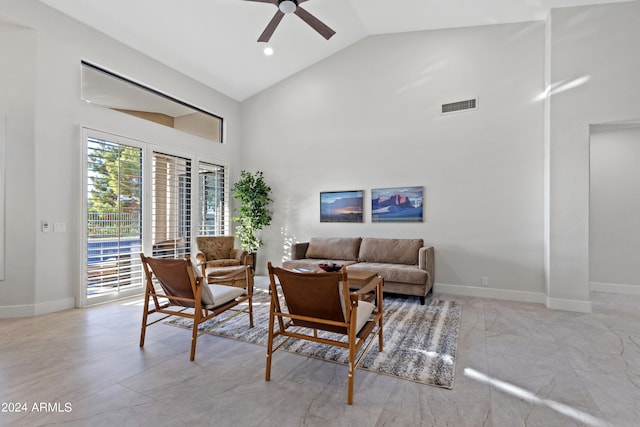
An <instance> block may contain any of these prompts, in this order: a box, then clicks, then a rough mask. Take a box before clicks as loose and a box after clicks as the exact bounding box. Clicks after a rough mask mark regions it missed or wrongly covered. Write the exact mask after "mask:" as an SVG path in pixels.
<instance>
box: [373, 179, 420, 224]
mask: <svg viewBox="0 0 640 427" xmlns="http://www.w3.org/2000/svg"><path fill="white" fill-rule="evenodd" d="M423 192H424V189H423V187H397V188H377V189H373V190H371V222H422V202H423Z"/></svg>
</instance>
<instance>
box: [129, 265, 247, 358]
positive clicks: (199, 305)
mask: <svg viewBox="0 0 640 427" xmlns="http://www.w3.org/2000/svg"><path fill="white" fill-rule="evenodd" d="M140 258H141V259H142V266H143V268H144V272H145V276H146V290H145V294H144V310H143V314H142V331H141V333H140V347H143V346H144V339H145V334H146V330H147V326H150V325H153V324H154V323H157V322H160V321H162V320H164V319H166V318H168V317H170V316H180V317H185V318H189V319H193V329H192V332H191V354H190V360H192V361H193V359H194V358H195V354H196V342H197V339H198V337H199V336H200V335H202V334H203V333H205V332H207V331H204V332H201V333H198V326H199V325H200V324H201V323H203V322H206V321H207V320H209V319H212V318H213V317H215V316H217V315H218V314H220V313H223V312H225V311H227V310H232V309H233V310H234V311H235V313H233V314H232V316H230V317H228V318H231V317H234V316H235V315H237V314H240V313H243V312H248V313H249V327H251V328H253V300H252V297H253V286H246V287H244V288H242V287H236V286H228V285H224V284H208V283H206V281H205V280H204V279H203V278H202V277H201V276H200V275H199V271H198V269H194V268H193V266H192V264H191V261H190V260H189V258H186V259H170V258H151V257H145V256H144V254H140ZM250 274H251V267H247V266H244V267H243V268H240V269H237V271H235V272H233V273H232V274H230V275H228V276H225V277H222V278H220V279H221V281H222V282H225V281H226V282H228V281H232V282H233V281H234V280H235V278H236V276H243V275H244V276H245V281H244V283H248V284H251V285H252V284H253V281H252V280H249V278H248V277H247V276H248V275H250ZM154 282H157V283H159V285H160V288H161V289H159V290H156V288H155V286H154ZM150 300H153V306H152V307H150V305H149V303H150ZM245 301H246V302H247V303H248V306H247V308H245V309H242V310H239V309H234V307H236V306H238V305H240V304H242V303H244V302H245ZM153 313H161V314H164V316H163V317H162V318H160V319H156V320H153V321H149V315H151V314H153Z"/></svg>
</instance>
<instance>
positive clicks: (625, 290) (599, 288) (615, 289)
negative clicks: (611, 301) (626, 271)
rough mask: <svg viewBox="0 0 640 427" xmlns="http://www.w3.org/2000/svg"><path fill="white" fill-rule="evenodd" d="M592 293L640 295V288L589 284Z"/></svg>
mask: <svg viewBox="0 0 640 427" xmlns="http://www.w3.org/2000/svg"><path fill="white" fill-rule="evenodd" d="M589 285H590V286H591V290H592V291H596V292H610V293H612V294H625V295H640V286H638V285H625V284H622V283H602V282H591V283H590V284H589Z"/></svg>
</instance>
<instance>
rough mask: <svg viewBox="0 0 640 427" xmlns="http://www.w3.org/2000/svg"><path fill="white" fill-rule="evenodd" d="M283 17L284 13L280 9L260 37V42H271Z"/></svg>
mask: <svg viewBox="0 0 640 427" xmlns="http://www.w3.org/2000/svg"><path fill="white" fill-rule="evenodd" d="M283 16H284V13H282V12H281V11H280V9H278V11H277V12H276V14H275V15H273V18H271V21H270V22H269V23H268V24H267V28H265V29H264V31H263V32H262V34H260V37H259V38H258V41H259V42H265V43H267V42H268V41H269V39H270V38H271V36H272V35H273V32H274V31H275V30H276V27H277V26H278V24H279V23H280V21H282V17H283Z"/></svg>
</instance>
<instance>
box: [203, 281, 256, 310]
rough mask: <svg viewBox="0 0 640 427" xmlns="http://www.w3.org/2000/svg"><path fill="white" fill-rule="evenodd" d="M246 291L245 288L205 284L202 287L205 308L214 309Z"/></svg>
mask: <svg viewBox="0 0 640 427" xmlns="http://www.w3.org/2000/svg"><path fill="white" fill-rule="evenodd" d="M245 293H246V292H245V290H244V289H243V288H237V287H234V286H226V285H204V286H203V287H202V303H203V304H204V306H205V308H207V309H212V308H215V307H218V306H221V305H223V304H226V303H228V302H229V301H232V300H234V299H236V298H238V297H239V296H242V295H244V294H245Z"/></svg>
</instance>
